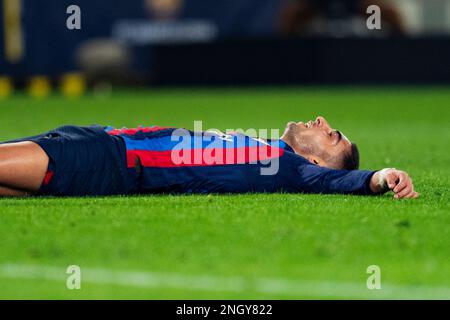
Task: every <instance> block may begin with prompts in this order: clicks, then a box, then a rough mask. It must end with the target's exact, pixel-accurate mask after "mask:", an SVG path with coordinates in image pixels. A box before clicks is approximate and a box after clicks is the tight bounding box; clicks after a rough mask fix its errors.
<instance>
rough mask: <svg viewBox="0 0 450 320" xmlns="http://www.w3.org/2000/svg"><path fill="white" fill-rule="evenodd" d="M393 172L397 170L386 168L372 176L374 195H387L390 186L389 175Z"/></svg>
mask: <svg viewBox="0 0 450 320" xmlns="http://www.w3.org/2000/svg"><path fill="white" fill-rule="evenodd" d="M391 170H396V169H395V168H384V169H382V170H379V171H377V172H376V173H375V174H374V175H373V176H372V181H371V189H372V191H373V192H374V193H385V192H387V191H389V186H388V182H387V175H388V174H389V172H390V171H391Z"/></svg>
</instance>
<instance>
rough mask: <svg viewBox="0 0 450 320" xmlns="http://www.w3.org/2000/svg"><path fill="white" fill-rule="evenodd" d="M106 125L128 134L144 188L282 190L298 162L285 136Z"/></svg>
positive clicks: (133, 166)
mask: <svg viewBox="0 0 450 320" xmlns="http://www.w3.org/2000/svg"><path fill="white" fill-rule="evenodd" d="M105 131H106V132H107V133H109V134H110V135H116V136H120V137H122V139H123V140H124V142H125V145H126V159H127V167H128V170H129V172H130V174H132V175H134V176H135V177H136V183H137V184H138V186H137V189H138V192H146V193H160V192H175V193H177V192H179V193H224V192H225V193H228V192H230V193H235V192H275V191H281V190H280V189H281V188H282V187H283V185H285V184H284V183H283V181H286V179H284V177H283V176H284V175H289V168H287V167H289V166H290V163H291V162H292V161H288V159H292V156H293V154H292V153H291V152H286V150H285V148H286V145H285V143H284V142H283V141H281V140H267V141H264V140H261V139H255V138H252V137H249V136H246V135H244V134H239V133H232V134H223V133H219V132H209V131H207V132H192V131H188V130H186V129H177V128H167V127H156V126H154V127H138V128H136V129H114V128H111V127H107V128H105ZM287 154H290V155H289V156H287ZM294 162H298V159H295V160H294ZM293 167H295V164H294V166H293ZM285 187H287V188H288V186H285ZM287 191H289V190H287Z"/></svg>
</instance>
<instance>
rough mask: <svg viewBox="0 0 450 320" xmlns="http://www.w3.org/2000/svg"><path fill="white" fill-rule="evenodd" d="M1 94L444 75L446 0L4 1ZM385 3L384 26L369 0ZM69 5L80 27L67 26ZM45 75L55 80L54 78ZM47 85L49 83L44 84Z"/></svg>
mask: <svg viewBox="0 0 450 320" xmlns="http://www.w3.org/2000/svg"><path fill="white" fill-rule="evenodd" d="M1 3H2V6H1V9H0V10H1V11H0V25H1V29H2V32H1V34H0V52H1V53H2V54H1V56H0V77H1V83H2V84H1V88H2V89H1V95H3V96H5V95H8V94H9V93H10V92H11V90H10V88H12V86H14V87H18V88H23V87H26V86H27V85H28V86H30V85H31V86H32V87H33V88H34V89H31V92H32V93H34V94H37V95H39V94H42V95H45V94H46V92H48V91H49V90H50V87H49V86H53V87H54V86H55V85H57V87H59V88H62V90H63V91H64V92H65V93H66V94H67V95H78V94H82V92H84V88H85V84H86V85H87V87H89V88H94V89H97V90H100V91H104V90H109V89H110V88H111V86H112V85H120V86H124V85H125V86H126V85H128V86H137V85H139V86H160V85H242V84H252V85H254V84H323V83H326V84H330V83H331V84H336V83H339V84H341V83H350V84H351V83H443V82H449V81H450V66H449V63H448V56H450V41H449V35H450V1H448V0H392V1H379V0H373V1H367V0H320V1H309V0H217V1H215V2H214V5H211V4H207V3H206V2H205V1H203V0H129V1H119V0H112V1H104V0H76V1H75V0H74V1H69V0H61V1H57V2H55V1H52V0H40V1H33V0H2V2H1ZM369 4H379V5H380V6H381V9H382V19H383V24H382V29H381V30H368V29H367V27H366V19H367V17H368V16H369V15H367V14H366V13H365V8H366V7H367V5H369ZM70 5H78V6H79V8H80V10H81V29H80V30H76V29H75V30H69V29H68V28H67V27H66V20H67V19H68V18H69V16H70V14H68V13H66V10H67V8H68V7H69V6H70ZM47 81H49V82H47ZM41 91H42V92H41Z"/></svg>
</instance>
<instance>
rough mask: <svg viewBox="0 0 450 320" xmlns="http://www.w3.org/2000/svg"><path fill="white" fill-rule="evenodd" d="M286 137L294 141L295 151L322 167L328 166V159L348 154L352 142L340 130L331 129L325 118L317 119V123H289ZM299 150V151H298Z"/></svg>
mask: <svg viewBox="0 0 450 320" xmlns="http://www.w3.org/2000/svg"><path fill="white" fill-rule="evenodd" d="M285 135H288V136H290V137H291V140H292V139H294V141H295V146H292V147H293V149H294V150H295V151H296V152H297V151H298V153H299V154H301V155H302V156H306V157H307V158H308V159H310V161H312V160H311V159H313V160H314V159H316V160H314V161H313V162H317V163H318V164H320V165H324V166H328V167H332V166H331V165H328V164H327V163H326V162H327V159H329V158H330V156H331V157H335V156H339V155H340V154H342V153H343V152H348V151H349V150H350V148H351V142H350V141H349V140H348V139H347V137H345V136H344V135H343V134H342V133H341V132H340V131H339V130H335V129H333V128H331V126H330V125H329V123H328V122H327V121H326V120H325V118H323V117H317V118H316V120H315V121H312V120H310V121H308V122H289V123H288V124H287V127H286V131H285ZM297 148H298V150H296V149H297Z"/></svg>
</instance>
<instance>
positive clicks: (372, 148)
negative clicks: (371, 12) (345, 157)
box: [0, 0, 450, 299]
mask: <svg viewBox="0 0 450 320" xmlns="http://www.w3.org/2000/svg"><path fill="white" fill-rule="evenodd" d="M0 4H1V6H0V30H1V32H0V138H1V139H0V140H2V141H4V140H8V139H13V138H17V137H20V136H28V135H33V134H37V133H40V132H43V131H46V130H48V129H50V128H53V127H56V126H59V125H63V124H79V125H89V124H92V123H99V124H103V125H113V126H119V127H120V126H128V127H135V126H137V125H140V124H143V125H151V124H156V125H162V126H183V127H190V126H192V125H193V120H203V121H204V128H211V127H214V128H219V129H222V130H225V129H226V128H244V129H245V128H279V129H281V130H282V129H283V127H284V124H285V123H286V122H287V121H289V120H307V119H310V118H312V117H314V116H317V115H319V114H320V115H323V116H325V117H327V118H328V119H329V121H330V122H331V123H332V124H335V125H336V126H337V127H338V128H339V129H342V130H344V131H345V133H346V134H347V135H348V136H349V137H351V138H352V139H355V141H356V142H357V143H358V145H359V147H360V150H361V154H362V158H361V160H362V162H361V163H362V168H364V169H366V168H374V169H377V168H383V167H391V166H395V167H397V168H401V169H404V170H406V171H408V172H409V173H410V174H411V176H412V177H413V178H414V182H415V184H416V187H417V189H418V191H419V192H421V194H422V196H421V198H420V199H418V200H416V201H400V202H398V201H393V200H392V199H391V197H390V196H389V195H386V196H384V197H373V198H362V197H350V196H334V195H330V196H324V195H286V194H277V195H240V196H229V195H228V196H227V195H224V196H215V195H210V196H205V197H202V196H179V197H175V196H167V195H161V196H152V197H145V196H141V197H110V198H107V199H105V198H82V199H54V198H46V199H39V198H38V199H36V198H30V199H1V200H0V235H1V236H0V238H1V239H2V241H1V242H0V243H1V248H0V288H1V290H0V298H65V299H67V298H136V297H138V298H181V299H186V298H190V299H191V298H206V299H211V298H413V299H416V298H447V299H448V298H450V275H449V272H448V271H449V270H450V260H449V259H448V248H449V247H450V233H449V232H450V229H449V228H448V226H449V223H450V216H449V214H448V213H449V212H450V207H449V205H450V204H449V202H448V199H449V194H450V178H449V177H450V166H449V163H450V155H449V153H448V150H450V126H449V123H450V109H449V108H448V107H449V105H450V88H449V86H448V85H449V83H450V60H449V57H450V0H390V1H380V0H370V1H366V0H214V1H206V0H127V1H123V0H38V1H37V0H0ZM368 4H379V5H380V6H381V8H382V19H383V22H382V29H381V30H368V29H367V27H366V19H367V17H368V15H367V14H366V13H365V10H364V8H365V6H367V5H368ZM70 5H77V6H78V7H79V8H80V10H81V29H79V30H77V29H75V30H69V29H68V28H67V26H66V22H67V19H68V18H69V17H70V15H71V14H68V13H67V8H68V7H69V6H70ZM167 87H169V88H167ZM71 264H77V265H80V266H81V267H82V270H87V271H83V272H84V275H83V277H85V278H84V279H87V280H86V281H87V282H86V283H85V282H83V284H82V288H83V290H78V291H77V290H73V291H71V290H67V289H66V288H65V286H64V283H65V282H63V281H65V277H66V274H65V267H66V266H68V265H71ZM371 264H377V265H380V266H381V268H382V272H383V276H382V279H383V288H384V289H385V290H381V291H380V292H375V291H369V290H367V288H366V279H367V274H366V268H367V266H369V265H371ZM55 268H56V269H55ZM55 270H56V271H55ZM89 270H90V271H89ZM96 270H97V271H96ZM99 270H100V271H99ZM116 271H117V272H118V273H117V274H115V273H114V272H116ZM135 271H140V272H143V273H137V274H136V273H133V272H135ZM90 272H91V273H90ZM110 272H112V273H110ZM128 272H131V273H128ZM205 275H206V276H207V277H204V276H205ZM208 276H210V277H212V278H208ZM236 279H237V280H236ZM264 279H265V280H264ZM271 279H272V280H273V279H275V280H274V281H272V280H271ZM55 280H57V281H55ZM60 280H61V281H60Z"/></svg>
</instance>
